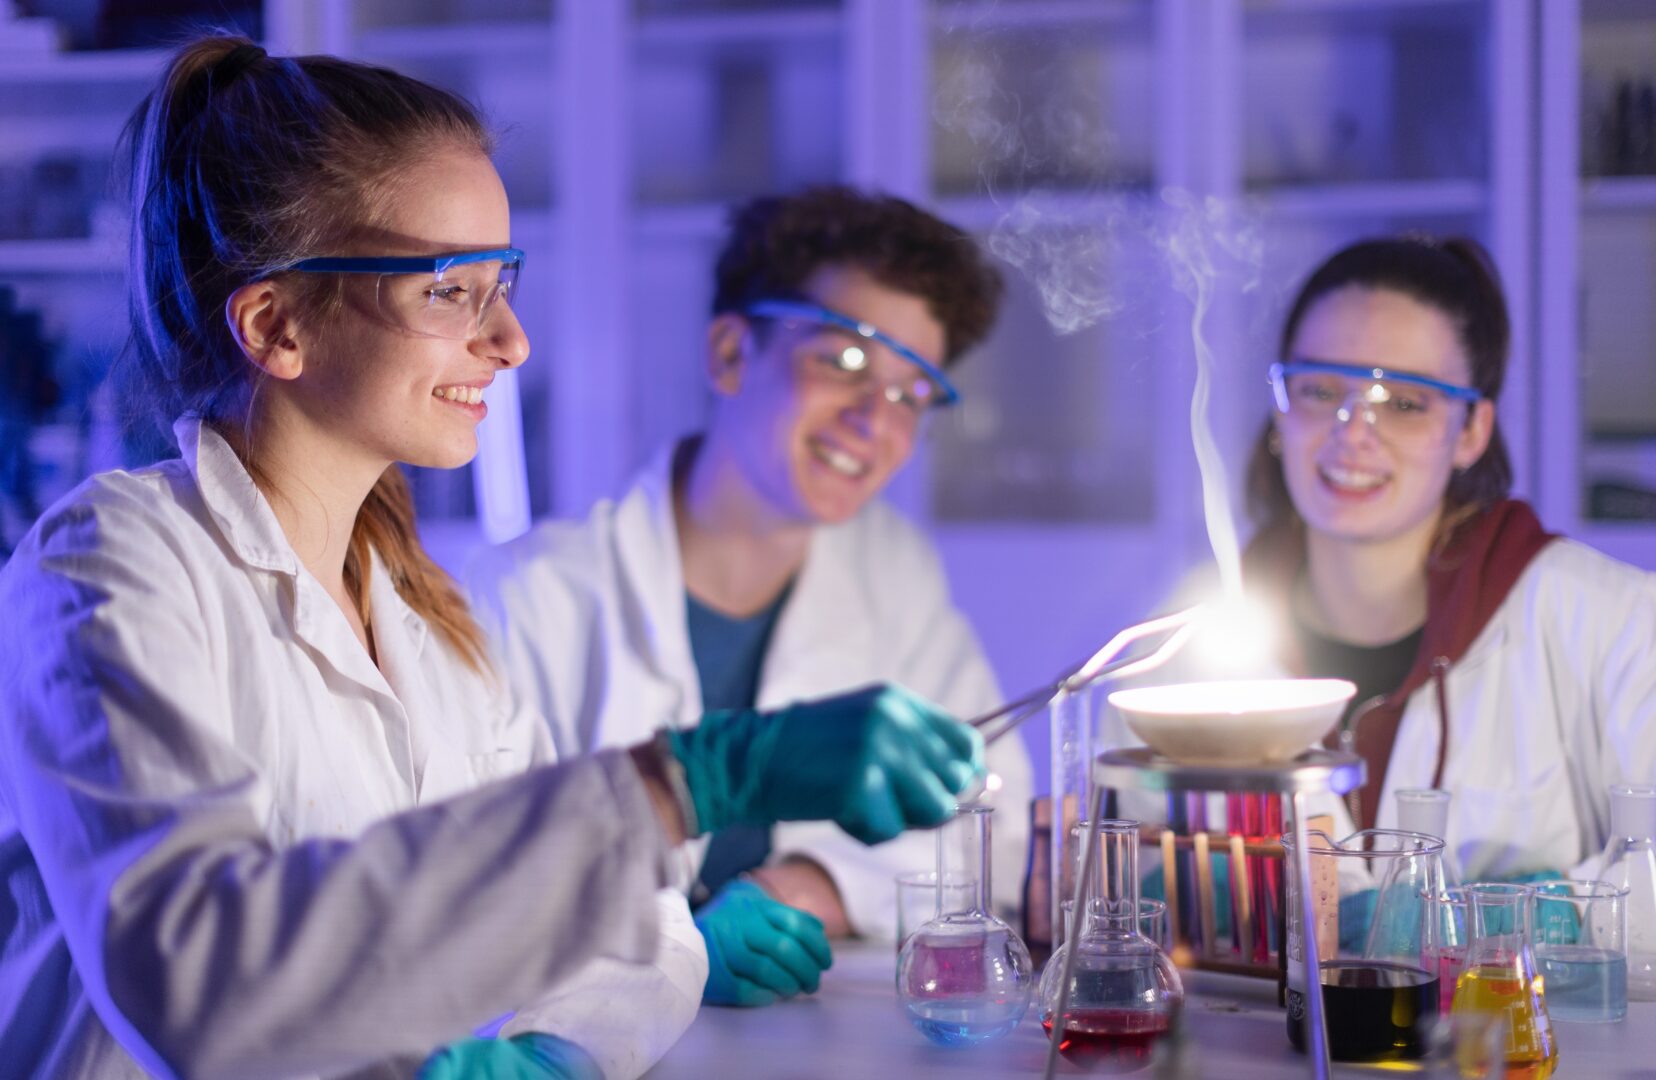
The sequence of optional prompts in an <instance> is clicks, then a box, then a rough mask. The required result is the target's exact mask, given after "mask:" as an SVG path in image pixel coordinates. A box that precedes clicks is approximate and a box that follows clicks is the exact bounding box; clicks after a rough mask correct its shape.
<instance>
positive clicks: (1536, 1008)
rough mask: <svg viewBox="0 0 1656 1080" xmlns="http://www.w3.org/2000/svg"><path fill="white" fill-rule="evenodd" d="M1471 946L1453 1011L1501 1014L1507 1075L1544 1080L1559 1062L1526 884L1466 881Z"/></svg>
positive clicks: (1455, 1013)
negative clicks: (1538, 973)
mask: <svg viewBox="0 0 1656 1080" xmlns="http://www.w3.org/2000/svg"><path fill="white" fill-rule="evenodd" d="M1466 891H1467V896H1468V898H1469V899H1470V900H1471V902H1472V945H1471V948H1470V949H1469V950H1468V952H1467V957H1466V970H1465V971H1463V972H1461V976H1460V978H1459V980H1457V982H1456V984H1455V1003H1454V1006H1453V1007H1452V1009H1451V1012H1452V1013H1453V1015H1455V1016H1459V1015H1461V1014H1463V1013H1471V1012H1487V1013H1499V1014H1501V1015H1502V1016H1503V1017H1504V1018H1505V1020H1506V1032H1507V1045H1506V1068H1507V1073H1506V1074H1507V1076H1508V1077H1509V1078H1510V1080H1544V1078H1545V1077H1548V1076H1551V1075H1552V1074H1553V1070H1554V1069H1556V1068H1557V1067H1558V1043H1557V1041H1556V1040H1555V1039H1554V1038H1553V1029H1552V1018H1551V1017H1550V1016H1549V1015H1548V1014H1547V996H1546V993H1545V984H1544V983H1543V982H1542V981H1541V980H1540V979H1538V978H1536V974H1535V952H1534V949H1533V947H1532V945H1531V940H1532V935H1531V932H1530V892H1531V890H1530V889H1529V888H1528V887H1527V886H1524V885H1488V884H1478V885H1469V886H1467V889H1466Z"/></svg>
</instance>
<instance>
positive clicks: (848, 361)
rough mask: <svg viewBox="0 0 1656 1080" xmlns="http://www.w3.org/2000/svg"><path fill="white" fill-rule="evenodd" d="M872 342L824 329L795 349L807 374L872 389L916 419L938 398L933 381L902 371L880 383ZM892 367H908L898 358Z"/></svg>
mask: <svg viewBox="0 0 1656 1080" xmlns="http://www.w3.org/2000/svg"><path fill="white" fill-rule="evenodd" d="M848 339H849V340H848ZM873 344H874V343H872V342H866V341H859V340H855V339H854V338H853V337H852V335H850V334H847V333H846V332H845V331H841V330H836V329H834V328H832V327H824V328H822V329H821V330H819V331H818V332H817V333H815V334H813V335H812V337H811V339H810V340H809V341H807V342H806V343H805V344H804V345H803V346H802V347H801V348H800V350H799V353H798V355H799V356H800V357H801V358H802V362H803V363H804V365H805V371H806V373H807V374H809V375H811V376H813V377H815V378H820V379H824V380H828V381H832V382H835V383H841V384H844V385H847V386H855V387H858V388H876V389H877V390H878V393H879V395H880V396H881V397H882V398H884V399H885V400H886V401H888V402H890V403H891V404H893V405H898V406H901V407H902V408H903V409H904V410H906V411H907V412H910V413H912V414H913V415H914V416H916V417H918V416H920V415H922V414H923V413H925V412H926V411H927V410H928V409H930V408H931V407H932V405H933V404H934V403H936V402H937V401H938V399H939V398H941V397H942V392H941V390H940V389H939V388H938V385H937V383H936V382H934V381H933V380H932V379H931V378H929V377H928V376H927V375H926V374H925V373H924V372H919V371H913V372H910V371H905V372H904V373H903V374H902V375H900V376H898V377H897V378H895V379H887V380H885V381H883V382H882V381H881V380H880V379H879V378H878V376H876V375H875V374H874V362H873V356H872V354H871V351H870V350H871V348H872V347H873ZM894 361H895V363H894V364H893V367H897V368H912V366H913V365H911V364H909V363H908V362H907V361H905V360H902V359H901V358H894Z"/></svg>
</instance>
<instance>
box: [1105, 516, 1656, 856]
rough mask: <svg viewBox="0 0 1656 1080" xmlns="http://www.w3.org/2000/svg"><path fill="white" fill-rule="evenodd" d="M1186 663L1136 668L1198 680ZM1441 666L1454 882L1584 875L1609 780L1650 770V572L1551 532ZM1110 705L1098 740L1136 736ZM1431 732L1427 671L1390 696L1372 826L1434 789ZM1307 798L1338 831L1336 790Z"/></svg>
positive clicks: (1604, 824) (1159, 676) (1604, 826)
mask: <svg viewBox="0 0 1656 1080" xmlns="http://www.w3.org/2000/svg"><path fill="white" fill-rule="evenodd" d="M1197 580H1202V581H1211V575H1210V574H1208V573H1206V572H1204V573H1203V574H1201V575H1195V576H1193V578H1192V582H1191V583H1188V584H1187V585H1186V586H1184V587H1183V588H1181V589H1180V591H1179V595H1181V596H1185V597H1191V598H1195V597H1198V596H1199V595H1201V594H1202V593H1203V592H1204V591H1205V590H1204V589H1203V588H1202V587H1201V586H1199V585H1197V584H1195V582H1196V581H1197ZM1207 595H1212V593H1211V592H1208V593H1207ZM1184 661H1185V658H1184V657H1181V658H1180V660H1179V661H1175V662H1174V663H1173V664H1171V665H1169V667H1167V668H1165V669H1163V670H1162V671H1160V672H1157V673H1156V674H1155V675H1154V676H1148V677H1146V679H1144V680H1141V681H1146V682H1148V681H1154V682H1172V681H1178V680H1180V679H1183V678H1191V677H1200V673H1199V672H1198V671H1196V670H1195V669H1193V668H1192V667H1191V666H1189V665H1188V664H1187V663H1185V662H1184ZM1262 674H1265V675H1267V676H1270V675H1279V676H1280V675H1283V674H1286V673H1285V672H1283V671H1281V670H1280V669H1279V670H1277V671H1274V672H1270V671H1268V672H1264V673H1262ZM1445 678H1446V680H1447V681H1446V690H1447V694H1448V702H1449V724H1450V727H1449V752H1448V755H1447V757H1446V758H1445V760H1444V768H1443V779H1442V786H1443V787H1444V788H1446V789H1448V790H1449V791H1450V792H1451V793H1452V795H1453V798H1452V799H1451V801H1450V804H1449V822H1448V826H1447V828H1446V829H1445V831H1446V832H1447V833H1448V836H1447V837H1445V840H1446V842H1447V843H1448V845H1449V848H1450V850H1452V851H1453V852H1454V854H1455V856H1456V858H1457V859H1458V861H1459V863H1460V867H1461V871H1462V873H1463V874H1464V875H1465V876H1466V878H1467V880H1468V881H1476V880H1479V879H1488V878H1491V877H1504V876H1511V875H1517V874H1526V873H1533V872H1537V871H1542V870H1559V871H1564V872H1566V873H1569V874H1571V875H1572V876H1578V877H1579V876H1587V877H1590V876H1592V869H1593V866H1594V864H1595V863H1596V861H1597V856H1598V855H1599V853H1600V851H1601V850H1602V848H1603V846H1604V843H1605V840H1606V838H1607V837H1608V834H1609V829H1610V797H1609V794H1608V788H1609V786H1610V785H1612V784H1619V783H1641V784H1649V783H1656V574H1651V573H1648V572H1646V571H1643V570H1639V569H1637V568H1635V567H1632V566H1628V565H1627V564H1625V563H1621V562H1617V561H1616V560H1614V559H1611V558H1609V557H1608V556H1606V555H1604V554H1602V553H1600V552H1598V551H1595V550H1593V549H1592V548H1590V547H1587V546H1586V545H1584V544H1580V543H1576V542H1574V541H1571V540H1555V541H1554V542H1552V543H1551V544H1548V545H1547V546H1546V547H1545V548H1543V549H1542V550H1541V552H1540V553H1539V554H1538V555H1536V556H1535V558H1534V560H1533V561H1532V562H1531V563H1530V564H1529V566H1527V567H1526V568H1525V569H1524V571H1523V573H1522V575H1521V576H1520V577H1519V578H1518V581H1517V583H1516V584H1514V585H1513V587H1512V590H1511V591H1510V592H1509V593H1508V594H1507V596H1506V599H1505V600H1504V601H1502V602H1501V604H1500V606H1499V607H1498V608H1497V609H1496V611H1495V614H1494V615H1493V616H1492V617H1491V618H1490V620H1489V622H1488V623H1487V624H1486V625H1485V626H1484V628H1483V630H1482V631H1481V632H1479V633H1478V635H1477V636H1476V637H1475V638H1474V639H1473V642H1472V644H1471V645H1470V646H1469V647H1468V649H1467V651H1466V653H1465V655H1463V656H1462V657H1461V658H1460V659H1459V660H1458V661H1456V662H1455V663H1454V664H1453V665H1452V666H1451V667H1450V668H1449V670H1448V672H1447V674H1446V676H1445ZM1108 715H1109V720H1108V722H1109V724H1110V727H1109V729H1108V730H1107V732H1106V738H1107V739H1108V740H1109V742H1111V743H1115V744H1127V743H1132V744H1136V743H1138V742H1139V740H1138V739H1137V738H1135V737H1134V736H1132V735H1131V733H1130V732H1128V731H1127V730H1126V728H1125V723H1124V720H1123V719H1122V717H1121V716H1120V715H1119V714H1118V713H1116V712H1115V711H1114V710H1109V713H1108ZM1438 732H1439V725H1438V704H1437V696H1436V688H1435V686H1434V684H1433V683H1432V682H1431V681H1430V680H1428V681H1427V683H1426V684H1425V685H1423V686H1422V687H1420V689H1418V690H1416V691H1415V692H1414V693H1413V694H1412V695H1410V697H1409V700H1408V703H1407V705H1406V706H1405V707H1404V711H1403V717H1402V721H1401V723H1400V724H1399V726H1398V729H1397V739H1396V743H1395V745H1394V747H1393V750H1392V756H1391V762H1390V765H1389V767H1388V768H1387V771H1386V781H1385V787H1384V790H1383V791H1382V793H1381V798H1380V806H1379V811H1378V815H1377V820H1376V825H1377V826H1378V827H1380V828H1395V827H1396V824H1397V805H1396V804H1397V800H1396V798H1395V796H1394V793H1395V792H1396V791H1397V790H1398V789H1399V788H1424V787H1431V786H1432V774H1433V771H1434V770H1435V768H1436V766H1437V756H1438V740H1439V734H1438ZM1313 803H1314V805H1313V809H1312V811H1311V812H1312V813H1327V814H1331V815H1333V817H1334V820H1335V833H1334V835H1335V836H1336V837H1339V836H1345V835H1347V834H1349V833H1350V832H1351V831H1352V830H1353V829H1354V828H1355V827H1356V826H1355V825H1354V824H1353V823H1352V819H1351V815H1350V813H1349V812H1348V810H1347V808H1346V806H1345V803H1344V802H1343V801H1342V800H1335V799H1317V800H1314V801H1313ZM1126 805H1127V806H1129V807H1131V808H1133V809H1132V812H1134V813H1139V814H1143V815H1145V816H1148V817H1151V818H1153V819H1155V820H1160V818H1161V816H1162V814H1163V813H1164V812H1165V800H1155V799H1152V800H1145V799H1143V798H1134V799H1129V800H1126ZM1222 806H1223V804H1222V803H1218V804H1217V806H1210V807H1209V815H1210V817H1209V820H1210V821H1223V809H1222Z"/></svg>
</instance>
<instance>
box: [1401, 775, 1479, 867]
mask: <svg viewBox="0 0 1656 1080" xmlns="http://www.w3.org/2000/svg"><path fill="white" fill-rule="evenodd" d="M1450 798H1451V796H1450V794H1449V793H1448V792H1447V791H1444V790H1442V789H1441V788H1400V789H1399V790H1398V792H1397V827H1398V829H1399V830H1401V831H1402V832H1413V833H1425V834H1426V835H1427V836H1435V837H1437V838H1438V839H1439V840H1442V841H1443V850H1442V851H1441V852H1440V853H1439V854H1438V869H1439V871H1440V872H1441V874H1442V877H1443V888H1445V889H1455V888H1459V887H1460V885H1461V883H1462V882H1463V881H1464V880H1465V879H1464V878H1463V877H1462V876H1461V871H1460V860H1458V859H1457V858H1456V857H1455V851H1454V849H1453V848H1451V847H1450V846H1449V838H1448V836H1447V835H1446V834H1447V833H1448V830H1449V800H1450Z"/></svg>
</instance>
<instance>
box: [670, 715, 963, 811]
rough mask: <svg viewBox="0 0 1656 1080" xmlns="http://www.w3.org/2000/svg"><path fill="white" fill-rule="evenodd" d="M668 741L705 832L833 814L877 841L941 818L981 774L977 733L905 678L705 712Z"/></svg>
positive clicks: (952, 807) (952, 809)
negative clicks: (781, 703) (780, 705)
mask: <svg viewBox="0 0 1656 1080" xmlns="http://www.w3.org/2000/svg"><path fill="white" fill-rule="evenodd" d="M671 739H672V746H673V751H674V753H675V754H677V755H678V759H679V761H680V762H681V763H682V764H683V765H684V773H685V780H686V782H687V783H688V785H689V787H690V797H691V799H692V800H693V801H694V803H695V806H696V817H697V819H698V822H699V823H700V825H701V828H702V831H704V832H713V831H715V830H717V829H722V828H724V827H725V826H727V825H735V824H749V825H769V824H771V823H773V822H777V821H833V822H836V823H837V824H838V825H839V826H840V827H841V828H843V829H844V830H845V831H846V832H848V833H850V834H851V835H852V836H854V837H856V838H857V839H858V840H861V841H862V842H863V843H865V844H877V843H879V842H880V841H882V840H890V839H891V838H892V837H894V836H896V835H897V834H898V833H901V832H902V831H903V830H904V829H907V828H911V827H913V826H927V825H941V824H942V823H943V822H945V821H947V820H948V819H949V816H950V815H951V814H953V813H954V807H955V796H956V795H958V794H959V793H960V792H962V791H965V790H966V788H967V786H968V785H970V784H971V783H972V781H973V780H975V779H976V778H977V777H978V776H979V775H981V774H982V772H983V739H982V737H981V736H979V735H978V733H977V732H976V731H974V730H972V729H971V728H969V727H967V726H965V725H964V724H961V723H959V722H957V721H955V720H954V719H952V718H951V717H950V716H949V715H948V714H947V713H945V712H943V711H942V710H941V709H939V708H938V707H937V706H936V705H933V704H932V703H930V702H929V701H926V700H925V699H924V698H922V697H920V696H919V695H917V694H913V693H910V692H909V691H907V690H904V689H903V688H902V687H900V686H871V687H867V688H865V689H862V690H857V691H854V692H852V693H849V694H842V695H840V696H839V697H833V698H827V699H825V700H821V701H807V702H802V703H800V704H797V705H790V706H788V707H787V708H784V709H778V710H776V711H775V712H770V713H760V712H755V711H753V710H751V709H742V710H737V711H732V712H711V713H708V714H707V715H706V716H705V717H703V718H702V722H701V724H700V725H699V726H697V727H694V728H689V729H686V730H683V731H675V732H673V733H672V735H671Z"/></svg>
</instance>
